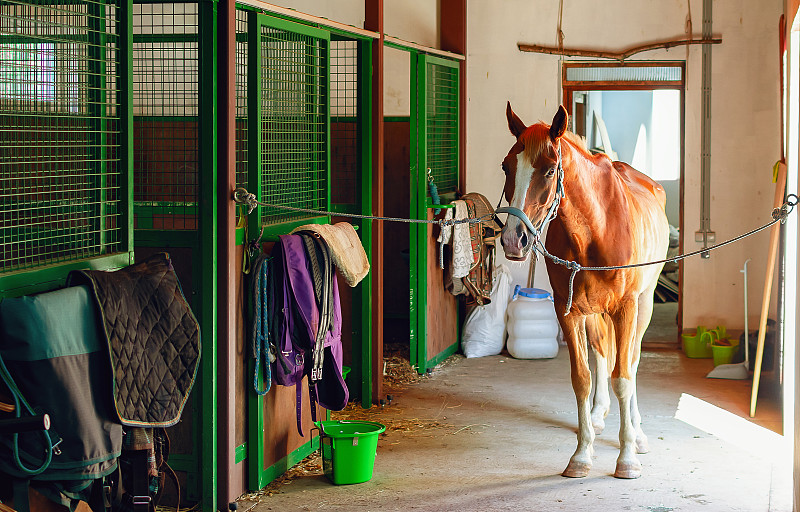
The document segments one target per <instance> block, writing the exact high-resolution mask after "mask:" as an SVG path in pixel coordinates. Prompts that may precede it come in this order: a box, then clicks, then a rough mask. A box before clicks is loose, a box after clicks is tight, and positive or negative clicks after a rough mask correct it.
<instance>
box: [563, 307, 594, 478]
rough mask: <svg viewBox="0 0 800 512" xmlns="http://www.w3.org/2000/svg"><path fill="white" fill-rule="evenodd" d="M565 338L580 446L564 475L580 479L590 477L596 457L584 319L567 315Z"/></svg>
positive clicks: (564, 321) (564, 323) (590, 378)
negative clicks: (576, 406) (575, 402)
mask: <svg viewBox="0 0 800 512" xmlns="http://www.w3.org/2000/svg"><path fill="white" fill-rule="evenodd" d="M561 325H562V327H563V328H564V338H565V340H566V342H567V348H569V360H570V368H571V372H570V373H571V377H572V389H573V390H574V391H575V400H576V401H577V403H578V447H577V448H576V449H575V453H574V454H573V455H572V457H571V458H570V459H569V464H568V465H567V468H566V469H565V470H564V472H563V473H561V474H562V475H563V476H566V477H571V478H580V477H584V476H586V475H588V474H589V470H590V469H591V467H592V455H593V454H594V452H593V450H594V448H593V446H592V445H593V443H594V430H593V429H592V423H591V417H590V410H589V409H590V405H591V402H590V394H591V389H592V374H591V372H590V371H589V347H588V345H587V341H586V325H585V317H583V316H580V315H568V316H567V317H566V318H564V319H563V321H562V324H561Z"/></svg>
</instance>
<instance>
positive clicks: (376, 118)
mask: <svg viewBox="0 0 800 512" xmlns="http://www.w3.org/2000/svg"><path fill="white" fill-rule="evenodd" d="M364 18H365V19H364V28H365V29H367V30H372V31H373V32H377V33H378V34H380V37H379V38H377V39H374V40H373V41H372V214H373V215H377V216H383V215H384V200H383V181H384V180H383V174H384V170H383V39H384V33H383V0H364ZM370 263H371V270H370V271H371V272H372V400H373V402H377V401H378V399H379V397H382V396H383V270H384V269H383V222H373V223H372V261H371V262H370Z"/></svg>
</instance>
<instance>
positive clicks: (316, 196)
mask: <svg viewBox="0 0 800 512" xmlns="http://www.w3.org/2000/svg"><path fill="white" fill-rule="evenodd" d="M326 45H327V41H325V40H322V39H317V38H314V37H310V36H307V35H303V34H298V33H294V32H288V31H285V30H281V29H277V28H272V27H267V26H262V27H261V40H260V48H259V50H260V52H259V53H260V65H261V119H260V120H259V121H260V129H261V149H260V152H261V173H260V174H261V197H262V201H264V202H266V203H272V204H278V205H285V206H294V207H300V208H308V209H315V210H322V209H325V208H326V207H327V173H328V169H327V147H326V145H327V135H328V134H327V131H328V129H327V95H328V83H327V80H328V76H327V72H326V68H327V64H328V63H327V48H326ZM309 216H312V215H310V214H307V213H291V212H287V211H286V210H281V209H277V208H267V207H265V208H262V212H261V222H262V224H277V223H280V222H285V221H287V220H296V219H300V218H305V217H309Z"/></svg>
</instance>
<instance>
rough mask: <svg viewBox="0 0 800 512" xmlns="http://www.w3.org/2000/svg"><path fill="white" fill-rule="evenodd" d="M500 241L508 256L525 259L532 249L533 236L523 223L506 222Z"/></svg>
mask: <svg viewBox="0 0 800 512" xmlns="http://www.w3.org/2000/svg"><path fill="white" fill-rule="evenodd" d="M512 224H513V225H512ZM500 243H501V244H502V246H503V251H504V252H505V255H506V258H508V259H509V260H512V261H523V260H524V259H525V258H527V257H528V253H529V252H530V250H531V246H532V245H533V236H532V235H531V234H530V232H529V231H528V230H527V229H526V228H525V226H524V225H522V224H521V223H506V225H505V227H504V228H503V231H502V233H501V235H500Z"/></svg>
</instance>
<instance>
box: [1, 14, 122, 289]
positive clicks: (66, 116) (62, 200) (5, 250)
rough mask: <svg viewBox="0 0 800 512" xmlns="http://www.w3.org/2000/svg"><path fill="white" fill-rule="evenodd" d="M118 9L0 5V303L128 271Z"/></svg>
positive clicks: (120, 25) (120, 35)
mask: <svg viewBox="0 0 800 512" xmlns="http://www.w3.org/2000/svg"><path fill="white" fill-rule="evenodd" d="M128 15H129V10H128V8H127V5H126V4H125V2H119V1H115V0H100V1H84V2H53V3H49V2H46V1H4V2H2V3H0V295H2V296H12V295H22V294H26V293H31V292H35V291H43V290H47V289H52V288H55V287H57V286H59V285H61V284H63V282H64V279H65V277H66V274H67V273H68V271H69V270H71V269H74V268H86V267H88V266H92V267H94V268H116V267H121V266H124V265H127V264H129V263H130V262H131V261H132V253H131V250H132V243H131V242H132V233H131V231H130V229H129V219H130V211H129V208H130V200H129V197H130V196H129V194H130V189H129V182H128V180H127V176H128V172H129V161H128V158H127V155H128V149H129V146H128V145H129V143H130V140H129V138H128V136H129V132H128V130H127V121H128V119H129V115H130V113H129V111H128V108H129V103H128V98H127V95H126V91H125V84H126V80H125V79H126V78H127V76H128V73H129V72H130V70H129V68H128V67H127V66H126V62H125V60H124V58H125V55H126V54H127V52H126V49H127V47H128V43H129V41H128V40H127V38H126V37H125V34H126V31H125V28H126V26H127V25H126V20H127V16H128Z"/></svg>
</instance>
